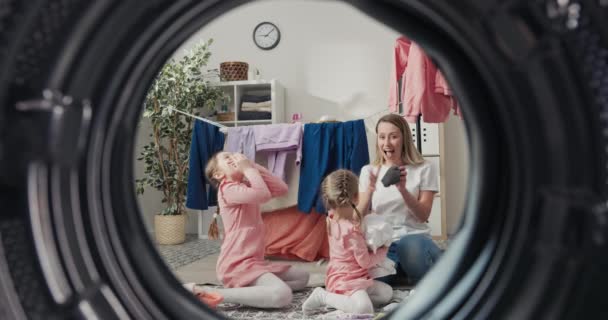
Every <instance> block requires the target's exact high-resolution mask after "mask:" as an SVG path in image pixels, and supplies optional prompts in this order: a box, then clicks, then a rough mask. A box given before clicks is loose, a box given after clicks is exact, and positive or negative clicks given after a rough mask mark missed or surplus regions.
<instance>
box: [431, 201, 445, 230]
mask: <svg viewBox="0 0 608 320" xmlns="http://www.w3.org/2000/svg"><path fill="white" fill-rule="evenodd" d="M441 212H442V210H441V197H435V199H434V200H433V208H432V209H431V215H430V216H429V222H428V224H429V227H430V228H431V236H433V237H438V238H443V237H444V236H445V235H444V228H445V226H444V223H443V220H442V217H441V216H442V214H441Z"/></svg>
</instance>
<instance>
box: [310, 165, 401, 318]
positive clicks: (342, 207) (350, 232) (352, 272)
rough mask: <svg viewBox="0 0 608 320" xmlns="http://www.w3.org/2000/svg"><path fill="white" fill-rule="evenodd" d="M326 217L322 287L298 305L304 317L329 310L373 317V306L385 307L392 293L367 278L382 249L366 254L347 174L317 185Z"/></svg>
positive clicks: (353, 179)
mask: <svg viewBox="0 0 608 320" xmlns="http://www.w3.org/2000/svg"><path fill="white" fill-rule="evenodd" d="M321 193H322V197H323V201H324V202H325V207H326V208H327V209H328V210H329V212H328V214H327V234H328V237H329V255H330V258H329V264H328V267H327V278H326V280H325V287H326V288H327V290H325V289H323V288H316V289H315V290H314V291H313V292H312V293H311V295H310V296H309V297H308V299H307V300H306V301H305V302H304V304H303V305H302V310H303V311H304V313H309V312H311V311H314V310H317V309H320V308H322V307H325V306H331V307H333V308H336V309H338V310H341V311H343V312H346V313H355V314H373V313H374V307H373V306H374V305H383V304H387V303H388V302H389V301H390V300H391V298H392V295H393V289H392V288H391V287H390V286H389V285H387V284H385V283H383V282H380V281H376V280H373V279H372V278H371V277H370V276H369V269H370V267H373V266H375V265H378V264H379V263H381V262H382V261H383V260H384V259H386V252H387V248H386V247H381V248H379V249H378V250H377V251H376V253H372V252H369V250H368V248H367V244H366V242H365V239H364V235H363V232H362V230H361V223H362V216H361V213H360V212H359V210H358V209H357V204H358V200H359V199H358V193H359V182H358V179H357V176H356V175H355V174H353V173H352V172H350V171H348V170H337V171H334V172H332V173H331V174H329V175H328V176H327V177H326V178H325V179H324V180H323V183H322V185H321Z"/></svg>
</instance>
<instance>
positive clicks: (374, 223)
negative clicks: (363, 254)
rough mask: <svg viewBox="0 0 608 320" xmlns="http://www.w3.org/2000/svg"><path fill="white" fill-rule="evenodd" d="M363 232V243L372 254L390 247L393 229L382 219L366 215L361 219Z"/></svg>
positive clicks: (377, 216)
mask: <svg viewBox="0 0 608 320" xmlns="http://www.w3.org/2000/svg"><path fill="white" fill-rule="evenodd" d="M363 228H364V230H365V243H366V244H367V247H368V248H370V249H371V250H372V251H373V252H374V253H376V250H378V248H380V247H383V246H387V247H388V246H390V245H391V242H392V241H393V227H392V226H391V225H390V223H388V222H386V220H384V217H382V216H380V215H377V214H375V213H371V214H368V215H367V216H365V218H363Z"/></svg>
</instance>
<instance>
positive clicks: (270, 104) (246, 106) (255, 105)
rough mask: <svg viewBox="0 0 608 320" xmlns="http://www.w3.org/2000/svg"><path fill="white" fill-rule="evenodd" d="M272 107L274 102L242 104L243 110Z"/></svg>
mask: <svg viewBox="0 0 608 320" xmlns="http://www.w3.org/2000/svg"><path fill="white" fill-rule="evenodd" d="M270 107H272V101H262V102H243V103H241V108H242V109H246V108H270Z"/></svg>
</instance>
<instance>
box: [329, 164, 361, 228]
mask: <svg viewBox="0 0 608 320" xmlns="http://www.w3.org/2000/svg"><path fill="white" fill-rule="evenodd" d="M321 194H322V197H323V202H324V204H325V207H326V208H327V209H337V208H343V207H352V208H353V209H354V211H355V215H356V216H355V217H353V218H349V220H350V219H353V220H354V221H353V222H354V224H355V225H359V224H361V220H362V219H363V217H362V216H361V213H360V212H359V210H358V209H357V206H356V205H355V199H356V198H357V197H358V194H359V179H358V178H357V176H356V175H355V174H354V173H352V172H351V171H349V170H343V169H340V170H336V171H334V172H332V173H330V174H329V175H328V176H327V177H325V179H323V183H322V184H321ZM343 218H344V217H337V219H343ZM328 219H329V217H328ZM351 221H352V220H351ZM327 232H328V234H329V232H330V230H329V220H328V224H327Z"/></svg>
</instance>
